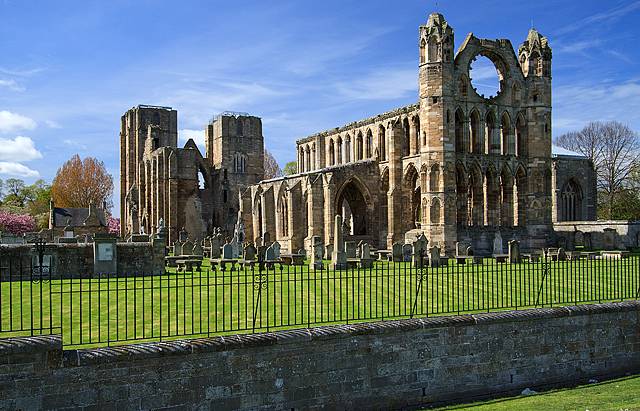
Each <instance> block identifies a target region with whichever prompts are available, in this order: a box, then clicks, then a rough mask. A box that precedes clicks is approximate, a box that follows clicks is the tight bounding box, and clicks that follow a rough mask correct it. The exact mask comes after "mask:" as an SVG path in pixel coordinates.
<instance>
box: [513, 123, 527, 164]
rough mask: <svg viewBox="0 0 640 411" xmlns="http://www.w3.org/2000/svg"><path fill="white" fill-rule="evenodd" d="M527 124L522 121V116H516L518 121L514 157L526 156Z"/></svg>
mask: <svg viewBox="0 0 640 411" xmlns="http://www.w3.org/2000/svg"><path fill="white" fill-rule="evenodd" d="M526 135H527V123H526V122H525V120H524V117H523V116H522V114H520V115H518V120H517V121H516V155H517V156H526V155H527V141H526V140H527V138H526Z"/></svg>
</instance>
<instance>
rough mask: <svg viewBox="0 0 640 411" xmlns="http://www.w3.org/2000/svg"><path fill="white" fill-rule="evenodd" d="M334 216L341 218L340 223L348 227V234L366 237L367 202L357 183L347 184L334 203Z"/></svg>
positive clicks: (353, 181) (350, 182) (351, 181)
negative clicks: (342, 222) (337, 215)
mask: <svg viewBox="0 0 640 411" xmlns="http://www.w3.org/2000/svg"><path fill="white" fill-rule="evenodd" d="M336 214H340V215H341V216H342V221H344V223H346V225H347V226H348V234H350V235H355V236H363V235H368V234H369V232H368V215H367V202H366V200H365V196H364V194H363V190H362V189H361V187H360V184H359V182H356V181H355V180H350V181H349V182H347V183H346V184H345V185H344V186H343V188H342V190H340V194H339V195H338V201H337V202H336Z"/></svg>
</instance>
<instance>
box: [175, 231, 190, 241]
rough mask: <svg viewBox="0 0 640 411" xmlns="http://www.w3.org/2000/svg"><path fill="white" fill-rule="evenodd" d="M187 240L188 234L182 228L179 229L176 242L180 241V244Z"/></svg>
mask: <svg viewBox="0 0 640 411" xmlns="http://www.w3.org/2000/svg"><path fill="white" fill-rule="evenodd" d="M188 239H189V233H187V231H186V230H185V229H184V227H182V228H181V229H180V232H179V233H178V241H180V242H181V243H184V242H186V241H187V240H188Z"/></svg>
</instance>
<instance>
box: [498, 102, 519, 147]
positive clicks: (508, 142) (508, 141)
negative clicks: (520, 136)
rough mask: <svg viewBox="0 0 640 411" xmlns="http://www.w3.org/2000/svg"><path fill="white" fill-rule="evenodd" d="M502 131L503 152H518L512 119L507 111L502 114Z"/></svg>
mask: <svg viewBox="0 0 640 411" xmlns="http://www.w3.org/2000/svg"><path fill="white" fill-rule="evenodd" d="M500 130H501V133H502V139H501V140H502V141H501V143H502V154H506V155H513V154H515V152H516V141H515V138H514V135H513V133H512V131H511V119H510V118H509V114H507V113H506V112H505V113H504V114H502V122H501V127H500Z"/></svg>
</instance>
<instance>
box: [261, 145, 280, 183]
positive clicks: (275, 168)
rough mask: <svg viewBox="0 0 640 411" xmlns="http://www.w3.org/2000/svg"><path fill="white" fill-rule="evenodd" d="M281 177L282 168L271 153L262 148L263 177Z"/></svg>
mask: <svg viewBox="0 0 640 411" xmlns="http://www.w3.org/2000/svg"><path fill="white" fill-rule="evenodd" d="M278 177H282V170H281V169H280V166H279V165H278V162H277V161H276V159H275V158H274V157H273V155H272V154H271V153H270V152H269V151H267V150H264V178H265V180H271V179H272V178H278Z"/></svg>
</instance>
